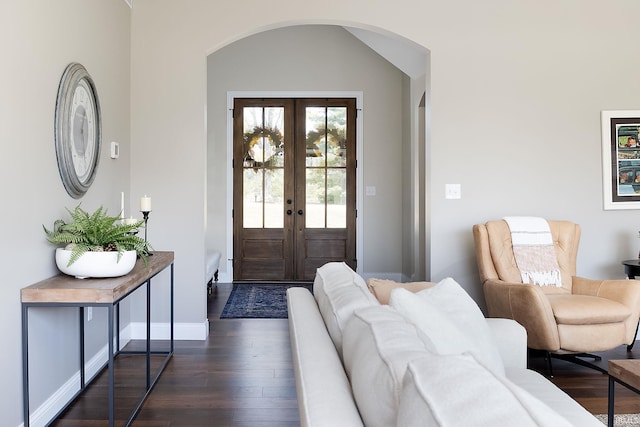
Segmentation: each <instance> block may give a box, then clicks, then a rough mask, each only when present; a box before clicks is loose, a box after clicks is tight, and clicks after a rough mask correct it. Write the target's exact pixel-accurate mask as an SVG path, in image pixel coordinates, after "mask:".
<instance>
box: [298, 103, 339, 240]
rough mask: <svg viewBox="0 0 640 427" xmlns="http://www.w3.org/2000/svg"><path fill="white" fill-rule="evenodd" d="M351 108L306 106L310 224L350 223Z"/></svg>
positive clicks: (308, 223)
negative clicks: (348, 155)
mask: <svg viewBox="0 0 640 427" xmlns="http://www.w3.org/2000/svg"><path fill="white" fill-rule="evenodd" d="M346 123H347V109H346V108H345V107H306V132H305V135H306V141H305V142H306V162H305V163H306V165H305V166H306V174H305V176H306V212H307V214H306V224H305V226H306V227H307V228H345V227H346V224H347V216H346V199H347V180H346V177H347V173H346V166H347V156H346V154H347V142H346V141H347V137H346V135H347V124H346Z"/></svg>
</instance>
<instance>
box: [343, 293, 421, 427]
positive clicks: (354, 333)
mask: <svg viewBox="0 0 640 427" xmlns="http://www.w3.org/2000/svg"><path fill="white" fill-rule="evenodd" d="M427 351H428V349H427V345H426V344H425V342H424V341H423V340H421V339H420V338H419V337H418V331H417V329H416V327H415V326H414V325H412V324H410V323H408V322H407V321H405V319H404V318H403V317H402V316H401V315H400V314H399V313H398V312H396V311H395V310H394V309H393V308H391V307H389V306H386V305H379V306H372V307H365V308H361V309H359V310H356V311H355V313H354V314H353V316H352V317H351V320H350V321H349V323H348V324H347V327H346V328H345V330H344V339H343V352H344V353H343V354H344V367H345V370H346V371H347V375H348V376H349V381H350V382H351V390H352V392H353V396H354V399H355V401H356V404H357V405H358V410H359V411H360V415H361V417H362V420H363V421H364V424H365V425H366V426H367V427H388V426H393V425H396V424H395V420H396V416H397V408H398V396H399V393H400V390H401V387H402V379H403V377H404V373H405V370H406V368H407V364H408V363H409V362H410V361H411V360H413V359H416V358H419V357H422V356H424V354H425V352H427Z"/></svg>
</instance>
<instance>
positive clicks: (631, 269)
mask: <svg viewBox="0 0 640 427" xmlns="http://www.w3.org/2000/svg"><path fill="white" fill-rule="evenodd" d="M622 265H624V274H626V275H627V277H628V278H629V280H634V279H635V278H636V276H640V259H638V258H636V259H628V260H625V261H622ZM638 327H640V323H639V324H638ZM638 327H636V335H635V336H637V335H638ZM634 344H635V341H634V342H632V343H631V344H629V345H628V346H627V351H631V349H632V348H633V345H634Z"/></svg>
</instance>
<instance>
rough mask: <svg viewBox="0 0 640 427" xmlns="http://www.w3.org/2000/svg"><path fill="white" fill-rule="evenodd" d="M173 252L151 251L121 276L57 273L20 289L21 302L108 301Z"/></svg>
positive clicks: (130, 288) (155, 269)
mask: <svg viewBox="0 0 640 427" xmlns="http://www.w3.org/2000/svg"><path fill="white" fill-rule="evenodd" d="M173 256H174V255H173V252H153V256H150V257H148V258H147V260H148V261H147V263H148V265H145V263H144V261H143V260H141V259H138V260H137V261H136V265H135V266H134V267H133V270H131V272H130V273H129V274H126V275H124V276H121V277H110V278H103V279H76V278H75V277H73V276H68V275H66V274H62V273H60V274H58V275H57V276H53V277H50V278H48V279H45V280H42V281H41V282H38V283H34V284H33V285H31V286H28V287H26V288H22V289H21V290H20V297H21V301H22V302H23V303H71V304H80V303H88V304H90V303H107V304H108V303H111V304H113V303H114V302H116V301H118V300H120V299H121V298H122V297H124V296H125V295H127V294H128V293H129V292H131V291H133V290H134V289H135V288H136V287H137V286H138V285H140V284H141V283H144V282H146V281H147V280H148V279H149V278H150V277H153V276H154V275H155V274H156V273H158V272H159V271H162V270H163V269H164V268H166V267H167V266H168V265H170V264H171V263H172V262H173Z"/></svg>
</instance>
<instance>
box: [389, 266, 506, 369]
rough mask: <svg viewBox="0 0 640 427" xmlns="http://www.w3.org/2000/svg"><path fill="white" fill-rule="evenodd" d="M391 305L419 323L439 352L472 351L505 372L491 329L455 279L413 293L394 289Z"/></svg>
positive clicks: (424, 335)
mask: <svg viewBox="0 0 640 427" xmlns="http://www.w3.org/2000/svg"><path fill="white" fill-rule="evenodd" d="M389 305H391V306H392V307H394V308H395V309H396V310H398V312H399V313H401V314H402V315H403V316H404V317H405V318H406V319H407V321H409V322H411V323H413V324H415V325H416V326H417V327H418V329H419V330H420V331H421V332H422V334H421V336H422V337H423V339H425V340H429V341H430V342H431V344H432V345H433V346H434V347H435V348H436V352H437V353H439V354H460V353H463V352H465V351H469V352H471V353H473V354H474V356H475V357H476V358H477V359H478V360H480V361H481V362H482V363H483V364H484V365H485V366H488V367H489V368H491V369H493V370H494V372H496V373H500V374H504V365H503V363H502V359H501V358H500V353H499V352H498V348H497V346H496V343H495V341H494V339H493V335H492V333H491V330H490V329H489V327H488V326H487V322H486V319H485V318H484V315H483V314H482V312H481V311H480V308H479V307H478V305H477V304H476V303H475V301H473V299H471V297H470V296H469V295H468V294H467V293H466V292H465V290H464V289H462V287H461V286H460V285H459V284H458V283H456V281H455V280H453V279H451V278H446V279H444V280H442V281H441V282H439V283H438V284H437V285H436V286H434V287H432V288H428V289H424V290H422V291H420V292H418V293H415V294H414V293H412V292H409V291H407V290H405V289H401V288H398V289H394V290H393V291H392V292H391V298H390V300H389Z"/></svg>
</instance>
